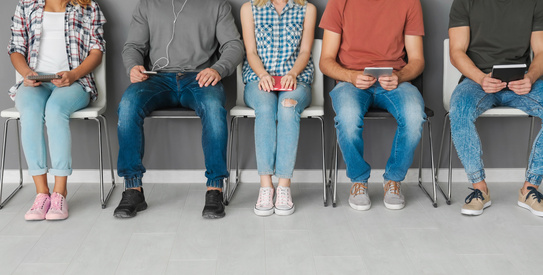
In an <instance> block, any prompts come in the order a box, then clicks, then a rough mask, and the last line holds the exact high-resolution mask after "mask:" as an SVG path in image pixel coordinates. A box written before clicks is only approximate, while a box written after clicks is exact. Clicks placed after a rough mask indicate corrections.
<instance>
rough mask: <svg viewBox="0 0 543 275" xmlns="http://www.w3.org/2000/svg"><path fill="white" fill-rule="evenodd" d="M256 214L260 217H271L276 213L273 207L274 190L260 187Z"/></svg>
mask: <svg viewBox="0 0 543 275" xmlns="http://www.w3.org/2000/svg"><path fill="white" fill-rule="evenodd" d="M254 210H255V214H257V215H258V216H269V215H271V214H273V212H274V211H275V209H274V207H273V188H272V187H260V191H258V200H257V201H256V205H255V209H254Z"/></svg>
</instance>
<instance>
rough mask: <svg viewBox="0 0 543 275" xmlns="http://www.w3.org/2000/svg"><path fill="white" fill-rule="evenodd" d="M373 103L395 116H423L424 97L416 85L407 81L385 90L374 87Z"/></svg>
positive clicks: (397, 118)
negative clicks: (392, 88)
mask: <svg viewBox="0 0 543 275" xmlns="http://www.w3.org/2000/svg"><path fill="white" fill-rule="evenodd" d="M375 90H376V95H375V101H374V105H375V106H376V107H378V108H381V109H385V110H387V111H388V112H389V113H391V114H392V116H394V118H396V120H397V121H398V120H399V118H402V117H406V116H412V117H413V118H418V117H424V116H425V114H424V99H423V98H422V95H421V93H420V92H419V90H418V89H417V87H415V86H413V85H412V84H411V83H409V82H404V83H401V84H400V85H399V86H398V87H397V88H396V89H394V90H391V91H387V90H384V89H383V88H381V86H377V87H376V89H375Z"/></svg>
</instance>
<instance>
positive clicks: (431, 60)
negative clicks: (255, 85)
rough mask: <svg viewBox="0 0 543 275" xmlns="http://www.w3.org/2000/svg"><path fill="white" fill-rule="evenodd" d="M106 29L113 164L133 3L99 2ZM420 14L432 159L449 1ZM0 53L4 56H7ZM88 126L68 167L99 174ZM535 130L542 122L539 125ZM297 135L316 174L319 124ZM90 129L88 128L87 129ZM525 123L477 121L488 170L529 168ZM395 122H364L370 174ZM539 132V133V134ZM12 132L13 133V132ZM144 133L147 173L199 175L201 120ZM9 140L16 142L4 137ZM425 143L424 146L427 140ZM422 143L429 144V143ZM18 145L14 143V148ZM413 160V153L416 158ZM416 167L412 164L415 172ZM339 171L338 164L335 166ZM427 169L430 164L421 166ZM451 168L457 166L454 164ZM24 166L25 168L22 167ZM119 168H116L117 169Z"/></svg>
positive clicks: (329, 134)
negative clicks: (124, 52) (432, 115)
mask: <svg viewBox="0 0 543 275" xmlns="http://www.w3.org/2000/svg"><path fill="white" fill-rule="evenodd" d="M17 2H18V0H3V3H4V4H3V6H4V9H2V10H0V26H1V27H0V45H2V47H5V45H7V43H8V40H9V35H10V32H9V26H10V19H11V16H12V15H13V11H14V10H15V6H16V4H17ZM97 2H98V3H99V4H100V5H101V7H102V10H103V11H104V14H105V16H106V18H107V19H108V23H107V24H106V25H105V33H106V40H107V73H108V82H107V91H108V95H107V99H108V110H107V113H106V116H107V117H108V118H109V130H110V133H111V142H112V146H113V151H114V162H116V158H117V152H118V145H117V135H116V123H117V114H116V109H117V106H118V104H119V101H120V99H121V96H122V94H123V91H124V90H125V89H126V87H127V86H128V85H129V79H128V77H127V76H126V74H125V69H124V67H123V64H122V59H121V50H122V47H123V44H124V41H125V39H126V34H127V29H128V26H129V24H130V20H131V13H132V10H133V8H134V6H135V5H136V4H137V3H138V0H122V1H106V0H97ZM229 2H230V3H231V4H232V7H233V12H234V16H235V18H236V22H237V24H238V28H240V22H239V9H240V7H241V5H242V4H243V3H244V2H246V0H229ZM310 2H312V3H313V4H315V5H316V6H317V9H318V21H317V24H318V22H319V21H320V17H321V15H322V12H323V11H324V9H325V6H326V3H327V1H325V0H310ZM421 2H422V7H423V10H424V19H425V27H426V37H425V38H424V47H425V57H426V70H425V72H424V99H425V101H426V105H427V106H428V107H430V108H432V109H433V110H434V111H435V112H436V116H435V118H434V119H433V137H434V148H435V149H436V152H435V155H436V159H437V152H438V146H439V139H440V137H441V130H442V129H443V125H442V119H443V115H444V114H445V111H444V109H443V106H442V103H441V102H442V101H441V95H442V92H441V87H442V71H443V69H442V67H443V64H442V63H443V61H442V60H443V54H442V51H443V49H442V43H443V39H445V38H447V22H448V13H449V8H450V5H451V3H452V0H421ZM316 37H317V38H322V30H321V29H319V28H317V30H316ZM4 53H5V52H4ZM0 64H4V66H3V69H2V72H3V73H2V74H0V90H3V91H5V93H6V94H5V95H4V96H2V97H1V98H3V99H2V100H0V109H5V108H9V107H12V106H13V102H12V101H11V100H10V99H9V98H8V96H7V90H8V89H9V87H10V86H11V85H12V84H13V82H14V77H13V76H14V73H13V69H12V67H11V65H10V61H9V57H8V55H7V54H1V55H0ZM223 83H224V84H225V88H226V91H227V96H228V103H227V109H230V108H231V107H232V106H233V105H234V102H235V79H234V78H232V77H229V78H226V79H225V80H224V81H223ZM332 87H333V81H331V80H330V79H326V80H325V90H326V93H325V95H326V96H325V98H326V130H325V131H326V138H327V154H328V155H329V153H330V152H331V150H330V149H331V145H332V139H333V137H334V128H333V115H334V112H333V110H332V108H331V106H330V100H329V97H328V96H327V92H329V91H330V90H331V89H332ZM92 123H93V122H88V121H73V122H72V126H71V129H72V136H73V145H72V146H73V159H74V161H73V168H74V169H91V168H97V166H98V165H97V163H96V160H97V158H98V154H97V151H96V144H97V140H96V128H95V125H94V124H92ZM253 123H254V120H251V119H245V120H241V121H240V128H241V131H242V132H241V137H242V140H241V142H240V144H242V145H243V146H242V148H241V149H240V155H241V156H243V158H242V160H241V165H242V167H244V168H256V161H255V157H254V140H253ZM538 123H539V122H538ZM301 124H302V126H301V134H300V147H299V150H298V159H297V163H296V168H299V169H318V168H320V167H321V164H320V139H319V133H320V129H319V124H318V122H317V121H312V120H302V122H301ZM91 126H92V127H91ZM528 126H529V123H528V120H527V119H499V121H497V119H482V120H481V122H479V123H478V129H479V133H480V136H481V138H482V140H483V144H484V145H483V146H484V150H485V157H484V160H485V164H486V167H488V168H498V167H510V168H514V167H523V166H525V162H526V160H525V159H526V146H527V140H528V139H527V133H528ZM395 127H396V123H395V122H394V121H386V120H376V121H368V122H367V123H366V128H365V129H366V130H365V134H364V137H365V140H366V142H365V144H366V159H367V160H368V162H369V163H370V164H371V165H372V167H374V168H384V167H385V164H386V160H387V158H388V154H389V151H390V144H391V142H392V138H393V136H394V131H395ZM537 129H539V128H537ZM13 132H14V131H12V133H13ZM145 133H146V142H147V145H146V150H145V152H146V155H145V158H144V164H145V165H146V167H147V168H148V169H204V165H203V163H204V160H203V154H202V149H201V145H200V135H201V126H200V121H199V120H181V121H173V120H153V121H147V122H146V124H145ZM9 137H10V138H11V141H14V139H13V138H14V137H15V136H14V135H13V134H12V135H10V136H9ZM425 142H426V141H425ZM426 144H427V143H426ZM12 145H15V143H12ZM417 156H418V154H417ZM15 158H16V153H15V150H14V147H13V146H12V148H9V149H8V156H7V160H8V165H7V168H16V167H17V166H16V164H15ZM417 163H418V162H415V164H414V166H416V164H417ZM340 165H341V166H343V164H340ZM424 166H425V167H430V162H429V160H426V161H425V163H424ZM454 166H455V167H461V166H460V162H459V161H458V160H457V159H456V154H455V161H454ZM25 167H26V165H25ZM115 167H116V164H115Z"/></svg>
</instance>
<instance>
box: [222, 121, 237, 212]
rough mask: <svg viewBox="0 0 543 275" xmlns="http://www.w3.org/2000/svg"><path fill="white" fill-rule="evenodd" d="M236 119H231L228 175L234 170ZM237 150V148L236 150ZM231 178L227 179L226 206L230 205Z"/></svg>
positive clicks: (227, 164) (227, 162) (227, 163)
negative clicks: (233, 154)
mask: <svg viewBox="0 0 543 275" xmlns="http://www.w3.org/2000/svg"><path fill="white" fill-rule="evenodd" d="M234 119H235V117H232V118H231V119H230V133H229V138H228V153H227V159H226V167H227V169H228V173H230V170H231V168H232V150H233V149H234V148H233V147H232V146H234V130H235V129H234ZM236 149H237V148H236ZM230 177H231V175H230V174H229V175H228V178H227V179H226V182H225V183H226V184H225V186H224V187H225V191H224V204H225V205H228V204H229V203H230Z"/></svg>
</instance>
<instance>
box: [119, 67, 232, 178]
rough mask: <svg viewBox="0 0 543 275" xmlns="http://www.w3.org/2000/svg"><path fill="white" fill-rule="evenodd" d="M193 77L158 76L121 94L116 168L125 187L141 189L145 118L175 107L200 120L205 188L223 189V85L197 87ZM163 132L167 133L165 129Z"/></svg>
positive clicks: (226, 132) (224, 141) (225, 171)
mask: <svg viewBox="0 0 543 275" xmlns="http://www.w3.org/2000/svg"><path fill="white" fill-rule="evenodd" d="M196 74H197V73H182V74H181V73H179V74H178V73H158V74H157V75H153V76H151V77H150V78H149V79H148V80H146V81H144V82H140V83H134V84H131V85H130V86H129V87H128V89H126V91H125V92H124V94H123V97H122V99H121V103H120V104H119V110H118V114H119V123H118V125H117V129H118V137H119V159H118V161H117V169H118V173H119V176H120V177H124V179H125V185H126V187H127V188H134V187H140V186H142V181H141V179H142V177H143V173H145V167H144V166H143V164H142V159H143V153H144V147H145V139H144V134H143V121H144V119H145V117H146V116H148V115H149V114H150V113H151V112H152V111H154V110H157V109H163V108H168V107H177V106H183V107H188V108H191V109H193V110H195V111H196V114H197V115H198V116H199V117H200V118H201V120H202V147H203V149H204V158H205V166H206V173H205V176H206V177H207V183H206V185H207V186H208V187H219V188H222V187H223V179H224V178H226V177H227V176H228V170H227V169H226V146H227V141H228V126H227V123H226V109H225V108H224V105H225V103H226V97H225V95H224V89H223V86H222V83H220V82H219V83H218V84H217V85H215V86H209V87H202V88H200V86H199V85H198V81H196ZM164 131H165V133H167V129H164ZM186 157H189V158H190V156H186Z"/></svg>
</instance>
